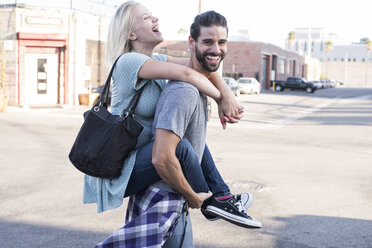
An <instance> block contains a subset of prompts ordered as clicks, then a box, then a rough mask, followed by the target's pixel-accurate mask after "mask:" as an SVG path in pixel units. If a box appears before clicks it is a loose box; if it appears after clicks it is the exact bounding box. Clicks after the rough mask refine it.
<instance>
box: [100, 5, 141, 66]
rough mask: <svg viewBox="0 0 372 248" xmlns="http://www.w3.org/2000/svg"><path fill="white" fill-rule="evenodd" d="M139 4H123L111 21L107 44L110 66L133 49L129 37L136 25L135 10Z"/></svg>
mask: <svg viewBox="0 0 372 248" xmlns="http://www.w3.org/2000/svg"><path fill="white" fill-rule="evenodd" d="M137 4H138V3H136V2H134V1H127V2H125V3H123V4H121V5H120V6H119V7H118V9H117V10H116V12H115V15H114V16H113V17H112V19H111V22H110V26H109V30H108V35H107V43H106V50H107V51H106V56H107V61H108V62H109V63H110V64H112V63H113V62H114V61H115V59H116V58H118V57H119V56H120V55H122V54H124V53H127V52H129V51H130V50H131V49H132V45H131V43H130V40H129V35H130V33H131V31H132V26H133V23H134V17H133V9H134V7H135V6H136V5H137Z"/></svg>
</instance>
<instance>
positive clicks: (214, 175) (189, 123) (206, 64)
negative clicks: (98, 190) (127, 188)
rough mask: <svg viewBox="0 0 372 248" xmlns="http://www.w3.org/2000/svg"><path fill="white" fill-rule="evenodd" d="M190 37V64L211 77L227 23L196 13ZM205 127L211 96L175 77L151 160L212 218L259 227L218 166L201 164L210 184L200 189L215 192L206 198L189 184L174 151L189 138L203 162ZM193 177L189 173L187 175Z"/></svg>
mask: <svg viewBox="0 0 372 248" xmlns="http://www.w3.org/2000/svg"><path fill="white" fill-rule="evenodd" d="M190 32H191V33H190V37H189V47H190V51H191V54H190V60H189V64H188V66H189V67H191V68H193V69H195V70H197V71H199V72H200V73H202V74H204V75H205V76H207V77H209V76H210V75H211V73H212V72H215V71H217V70H218V68H219V66H220V63H221V62H222V60H223V58H224V57H225V55H226V52H227V34H228V29H227V22H226V19H225V18H224V17H223V16H222V15H220V14H218V13H216V12H214V11H208V12H205V13H203V14H200V15H198V16H197V17H195V19H194V22H193V24H192V25H191V30H190ZM206 129H207V98H206V96H205V95H204V94H202V93H200V92H199V91H198V90H197V88H195V87H194V86H192V85H190V84H187V83H184V82H175V81H171V82H170V83H168V85H167V86H166V87H165V89H164V90H163V92H162V95H161V97H160V99H159V102H158V105H157V109H156V114H155V119H154V122H153V132H154V133H155V142H154V147H153V161H152V162H153V164H154V166H155V168H156V170H157V172H158V174H159V175H160V177H161V178H162V179H163V180H164V181H165V182H166V183H167V184H169V185H170V186H171V187H172V188H173V189H175V190H176V191H177V192H179V193H181V194H182V195H183V196H184V197H185V198H186V199H187V200H188V202H189V204H190V203H191V204H190V205H191V207H195V208H198V207H200V206H201V209H202V213H203V214H204V215H205V216H206V217H207V218H208V219H213V218H216V217H217V218H222V219H225V220H227V221H229V222H231V223H234V224H237V225H240V226H243V227H250V228H252V227H254V228H259V227H261V226H262V225H261V223H260V222H259V221H257V220H254V219H252V218H251V217H250V216H249V215H248V214H247V213H246V211H245V207H244V204H242V202H241V201H240V199H237V197H235V196H233V195H232V194H231V193H230V190H229V188H228V186H227V185H226V184H225V183H224V181H223V179H222V178H221V176H220V175H219V173H218V170H217V169H216V168H215V166H214V164H213V165H211V166H209V168H203V173H204V177H205V179H206V182H207V184H208V185H207V184H205V186H204V188H203V189H202V191H201V192H205V193H207V192H208V191H209V190H211V191H212V193H213V196H212V197H210V198H209V199H208V200H206V201H204V203H203V205H201V204H202V201H203V200H204V199H205V195H202V196H200V194H197V193H196V192H194V191H193V189H192V188H191V187H190V185H189V184H188V182H187V180H186V178H185V176H184V175H183V173H182V169H181V166H180V163H179V160H178V159H177V157H176V156H175V150H176V147H177V145H178V143H179V142H180V141H181V139H187V140H188V141H189V142H190V144H191V146H192V147H193V149H194V151H195V152H196V154H197V156H198V159H199V162H201V161H202V158H203V157H202V156H203V152H204V149H207V148H206V146H205V139H206V131H207V130H206ZM188 179H189V180H190V178H188Z"/></svg>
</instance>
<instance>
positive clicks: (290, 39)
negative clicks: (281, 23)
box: [288, 31, 296, 50]
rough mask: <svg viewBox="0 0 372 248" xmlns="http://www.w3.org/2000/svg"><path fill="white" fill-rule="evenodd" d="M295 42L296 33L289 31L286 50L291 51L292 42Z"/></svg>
mask: <svg viewBox="0 0 372 248" xmlns="http://www.w3.org/2000/svg"><path fill="white" fill-rule="evenodd" d="M295 40H296V33H295V32H293V31H291V32H289V33H288V49H289V50H291V49H292V46H293V42H294V41H295Z"/></svg>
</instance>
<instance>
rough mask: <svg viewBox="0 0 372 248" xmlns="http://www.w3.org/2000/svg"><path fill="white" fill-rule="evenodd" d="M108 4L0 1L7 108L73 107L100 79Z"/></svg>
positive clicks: (67, 0)
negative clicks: (80, 96) (7, 98)
mask: <svg viewBox="0 0 372 248" xmlns="http://www.w3.org/2000/svg"><path fill="white" fill-rule="evenodd" d="M109 3H110V1H92V0H90V1H89V0H79V1H76V0H60V1H38V0H28V1H19V0H18V1H14V0H13V1H12V0H6V1H0V31H1V32H0V33H1V35H0V42H2V43H3V45H4V50H5V52H4V56H5V59H6V65H7V66H6V93H7V95H8V97H9V105H28V106H45V105H77V104H78V103H79V100H78V99H79V94H82V93H86V92H88V90H89V89H91V88H92V87H94V86H97V85H99V84H101V82H102V81H103V80H105V78H106V71H107V68H106V67H105V66H103V65H104V49H102V46H103V41H104V40H105V38H106V33H105V31H106V30H107V26H108V23H109V20H110V17H111V15H112V14H113V11H114V9H115V7H116V6H115V5H114V4H109Z"/></svg>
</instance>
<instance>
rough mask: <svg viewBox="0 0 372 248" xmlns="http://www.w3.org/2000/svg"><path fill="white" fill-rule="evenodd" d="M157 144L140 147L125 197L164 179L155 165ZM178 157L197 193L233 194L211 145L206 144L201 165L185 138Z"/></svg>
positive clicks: (181, 142) (177, 149) (178, 150)
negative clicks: (210, 149)
mask: <svg viewBox="0 0 372 248" xmlns="http://www.w3.org/2000/svg"><path fill="white" fill-rule="evenodd" d="M153 145H154V142H150V143H149V144H147V145H145V146H143V147H141V148H139V149H138V151H137V156H136V162H135V164H134V168H133V172H132V175H131V177H130V179H129V182H128V186H127V189H126V191H125V195H124V197H127V196H130V195H133V194H136V193H138V192H140V191H142V190H144V189H146V188H147V187H149V186H150V185H152V184H153V183H155V182H157V181H159V180H161V178H160V176H159V175H158V173H157V171H156V170H155V167H154V166H153V164H152V147H153ZM176 156H177V158H178V160H179V161H180V164H181V168H182V171H183V174H184V175H185V178H186V180H187V181H188V182H189V184H190V186H191V187H192V189H193V190H194V191H195V192H197V193H199V192H208V191H211V192H212V193H213V195H214V196H216V197H218V196H222V195H226V194H229V193H230V189H229V187H228V186H227V185H226V183H225V182H224V180H223V179H222V177H221V175H220V173H219V172H218V170H217V168H216V165H215V163H214V161H213V158H212V155H211V153H210V151H209V149H208V146H207V145H205V149H204V154H203V158H202V162H201V165H200V164H199V160H198V157H197V156H196V154H195V152H194V149H193V148H192V146H191V145H190V143H189V142H188V141H187V140H185V139H182V140H181V141H180V143H179V144H178V146H177V148H176Z"/></svg>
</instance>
